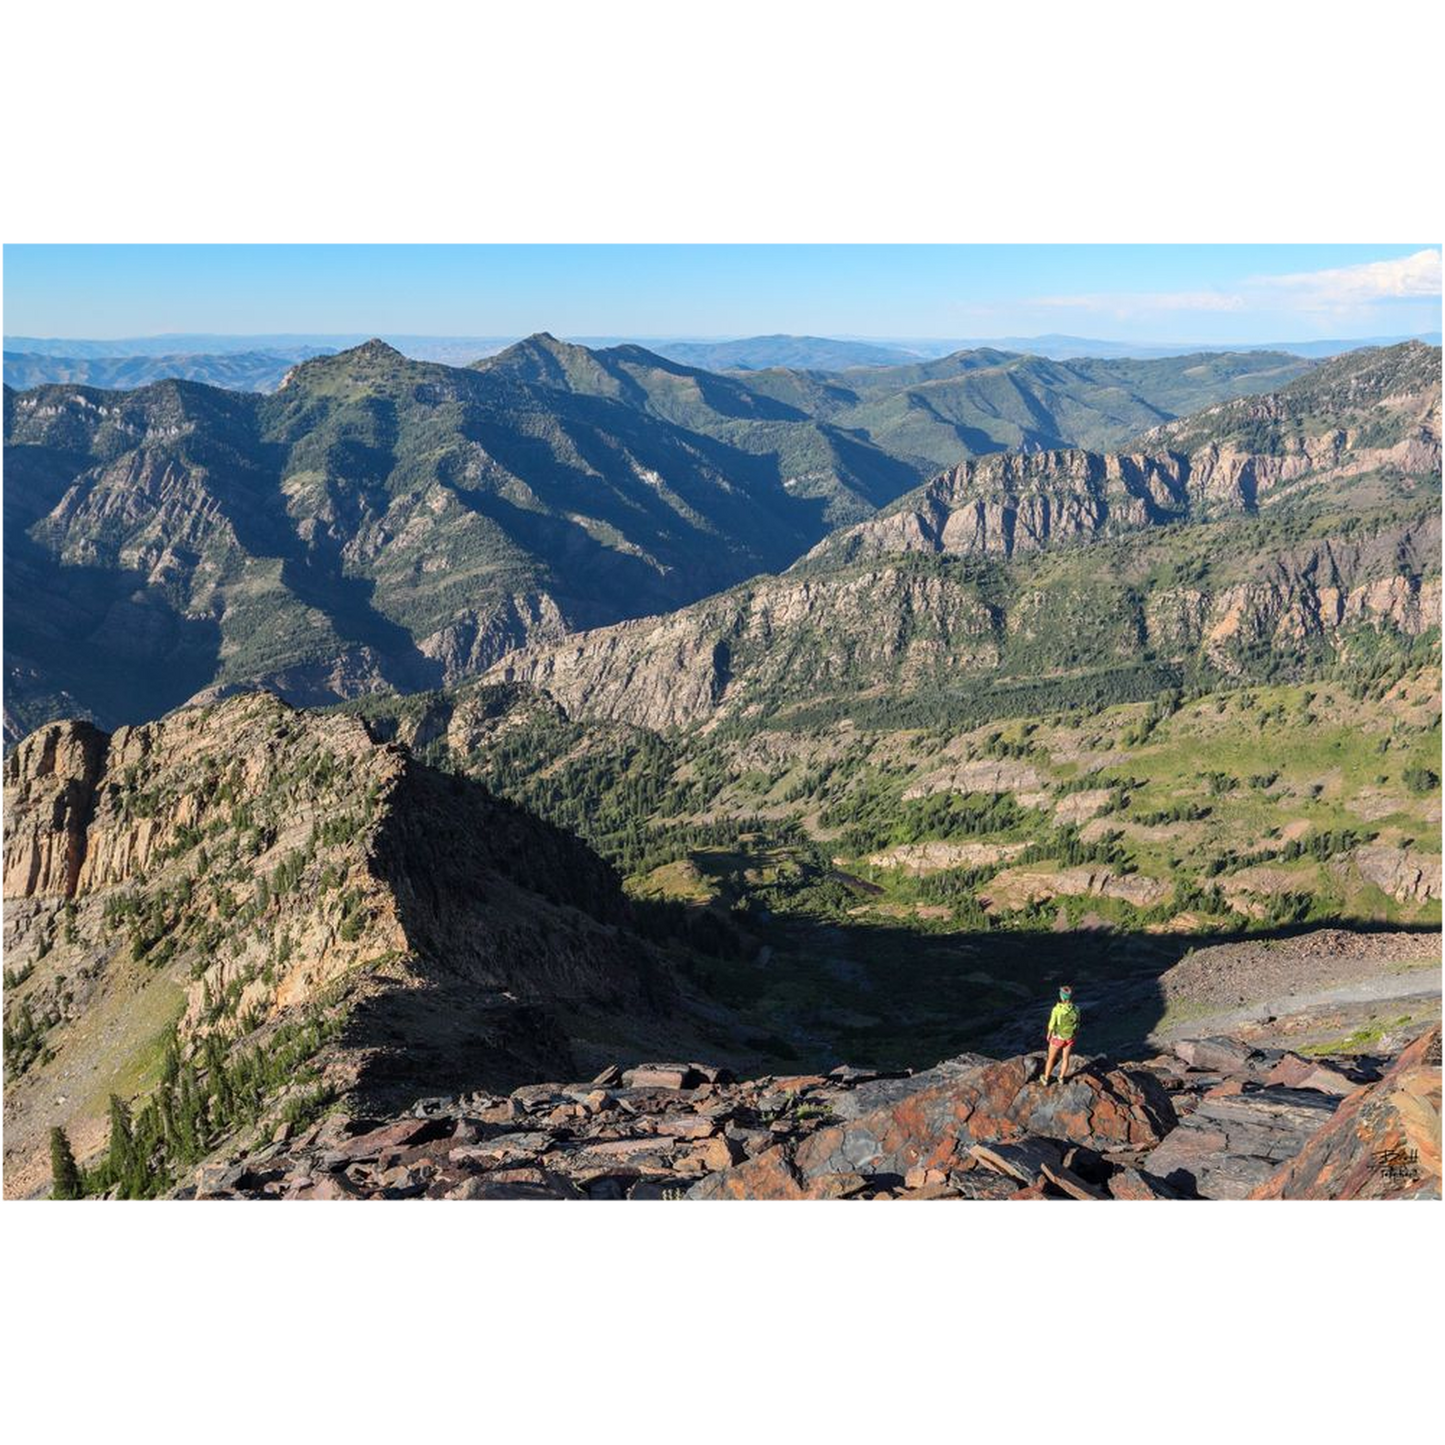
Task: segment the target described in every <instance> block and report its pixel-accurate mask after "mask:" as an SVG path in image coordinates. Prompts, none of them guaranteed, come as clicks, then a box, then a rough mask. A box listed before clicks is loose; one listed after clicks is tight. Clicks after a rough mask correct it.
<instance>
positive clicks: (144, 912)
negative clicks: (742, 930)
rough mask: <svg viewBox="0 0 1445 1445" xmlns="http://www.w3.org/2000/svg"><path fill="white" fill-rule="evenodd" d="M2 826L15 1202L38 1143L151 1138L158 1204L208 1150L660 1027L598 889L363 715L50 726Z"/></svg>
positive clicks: (89, 1152) (612, 909)
mask: <svg viewBox="0 0 1445 1445" xmlns="http://www.w3.org/2000/svg"><path fill="white" fill-rule="evenodd" d="M5 813H6V838H5V894H6V898H5V959H6V966H7V974H6V989H5V1005H6V1011H5V1019H6V1025H5V1034H6V1037H5V1065H6V1073H7V1086H6V1110H7V1120H6V1141H5V1148H6V1164H5V1184H6V1190H7V1192H8V1193H24V1192H28V1190H29V1189H30V1188H33V1187H34V1186H35V1185H36V1184H39V1183H41V1182H42V1181H43V1178H44V1174H43V1172H41V1173H37V1171H38V1170H42V1171H43V1165H44V1162H45V1161H44V1158H43V1157H42V1156H43V1152H44V1148H45V1146H46V1144H47V1139H48V1133H49V1130H50V1129H51V1128H52V1127H55V1126H61V1127H63V1128H65V1130H66V1131H67V1134H68V1138H69V1140H70V1143H71V1146H72V1147H73V1149H74V1150H75V1153H76V1155H77V1156H78V1157H80V1158H81V1159H82V1161H87V1160H92V1159H93V1157H94V1154H95V1150H96V1148H97V1147H98V1146H99V1144H100V1142H101V1140H102V1138H103V1137H104V1136H105V1131H106V1129H107V1127H109V1128H110V1138H111V1139H112V1140H113V1141H114V1140H115V1139H117V1138H118V1137H119V1136H120V1135H125V1136H127V1137H131V1136H134V1137H136V1138H139V1139H141V1140H142V1141H143V1146H144V1149H143V1152H144V1155H145V1159H144V1161H143V1162H144V1163H145V1168H144V1169H142V1170H141V1173H142V1174H144V1175H145V1176H146V1178H147V1179H148V1180H149V1182H148V1183H147V1184H146V1186H145V1187H146V1189H147V1191H148V1192H153V1191H154V1190H156V1189H159V1188H163V1187H164V1185H165V1182H166V1181H167V1179H169V1178H171V1177H172V1176H173V1171H174V1169H175V1168H179V1167H180V1166H181V1165H183V1164H185V1163H186V1162H190V1161H194V1160H195V1159H197V1158H199V1157H201V1156H202V1155H203V1154H204V1153H205V1152H206V1151H207V1149H208V1148H209V1147H210V1146H211V1144H212V1143H213V1142H214V1140H215V1139H216V1138H217V1137H218V1136H220V1135H221V1134H223V1133H232V1132H234V1131H236V1130H242V1131H243V1132H244V1131H246V1130H259V1131H263V1132H264V1131H265V1130H268V1129H274V1128H275V1127H276V1125H277V1124H279V1123H287V1122H289V1123H292V1124H294V1123H297V1122H298V1121H300V1120H302V1119H304V1118H308V1117H310V1116H312V1115H314V1114H315V1113H317V1112H319V1111H320V1110H321V1109H323V1108H325V1107H326V1106H327V1105H328V1104H329V1103H330V1102H331V1101H333V1100H335V1099H338V1098H341V1097H345V1098H347V1099H348V1100H350V1101H351V1103H352V1106H353V1107H365V1106H368V1105H370V1106H373V1107H376V1106H382V1105H385V1104H386V1103H388V1102H390V1103H392V1104H397V1105H403V1104H406V1103H409V1102H410V1101H411V1100H413V1099H415V1098H416V1097H417V1096H418V1094H420V1093H426V1092H432V1091H436V1090H441V1089H475V1088H479V1087H499V1086H502V1085H506V1086H507V1087H511V1086H514V1085H515V1084H518V1083H521V1082H524V1081H526V1080H530V1079H535V1078H539V1077H545V1076H551V1075H555V1074H558V1073H559V1071H560V1072H562V1073H565V1072H566V1071H567V1070H568V1069H569V1068H572V1067H574V1066H575V1065H574V1060H573V1054H572V1044H571V1042H570V1040H571V1038H572V1037H574V1036H576V1035H578V1034H583V1035H585V1034H586V1033H587V1032H588V1030H589V1027H591V1026H592V1025H590V1024H589V1020H596V1019H601V1020H613V1019H623V1018H631V1019H634V1020H637V1019H642V1020H645V1019H647V1018H649V1017H651V1016H653V1015H655V1014H656V1013H657V1012H658V1011H659V1010H666V1009H668V1008H669V1007H670V1006H671V998H672V996H671V989H670V985H669V981H668V977H667V974H666V971H665V970H663V969H661V968H660V967H659V966H658V965H657V963H656V960H655V957H654V953H653V950H652V946H651V945H649V944H647V943H646V942H644V941H643V940H642V939H640V938H638V937H637V936H636V935H635V934H633V933H632V932H630V931H629V923H630V922H631V920H632V917H633V914H634V912H635V910H634V908H633V906H632V905H630V904H628V902H627V901H626V900H625V898H624V896H623V894H622V892H621V890H620V888H619V886H618V881H617V877H616V875H615V873H614V872H613V870H612V869H611V868H610V867H608V866H607V865H606V864H605V863H603V862H602V861H601V860H600V859H599V858H598V857H597V856H596V855H595V854H594V853H593V852H592V851H591V850H590V849H589V848H587V847H586V846H585V845H584V844H582V843H580V842H579V841H578V840H577V839H576V838H574V837H573V836H571V835H570V834H567V833H564V832H562V831H560V830H559V829H557V828H555V827H553V826H551V825H549V824H546V823H544V822H542V821H540V820H539V819H537V818H536V817H534V816H532V815H530V814H528V813H526V812H524V811H523V810H522V809H520V808H518V807H517V806H515V805H514V804H511V803H508V802H505V801H503V800H501V799H498V798H497V797H495V796H494V795H492V794H491V793H489V792H488V791H487V790H486V789H485V788H483V787H482V786H481V785H480V784H479V783H476V782H474V781H471V780H469V779H466V778H463V777H459V776H451V777H447V776H442V775H440V774H437V773H435V772H433V771H432V770H431V769H430V768H427V767H425V766H423V765H421V764H419V763H417V762H415V761H414V760H413V759H412V758H411V757H410V756H409V755H408V754H407V753H406V752H405V751H404V750H402V749H400V748H398V747H393V746H378V745H376V744H374V743H373V742H372V741H371V739H370V738H369V737H368V735H367V733H366V731H365V729H364V728H363V727H362V725H361V723H360V722H359V721H357V720H356V719H354V718H349V717H344V716H321V715H316V714H307V713H298V712H295V711H293V710H291V709H290V708H289V707H287V706H286V705H285V704H283V703H281V702H279V701H278V700H277V699H275V698H273V697H270V696H268V695H266V694H259V693H258V694H251V695H248V696H245V697H239V698H234V699H231V700H229V701H226V702H223V703H220V704H216V705H214V706H210V707H199V708H189V709H184V710H182V711H180V712H177V713H174V714H172V715H170V716H169V717H167V718H165V719H164V720H162V721H160V722H157V723H152V724H146V725H144V726H140V727H136V728H123V729H121V730H120V731H118V732H117V733H115V734H114V735H112V736H107V735H106V734H104V733H102V732H100V731H99V730H97V729H96V728H94V727H93V726H91V725H90V724H87V723H60V724H55V725H53V726H50V727H47V728H44V729H42V730H41V731H39V732H36V733H34V734H32V735H31V736H30V737H29V738H27V739H26V740H25V742H24V743H23V744H22V745H21V746H20V747H19V748H17V749H16V751H15V752H14V753H13V754H12V755H11V757H10V758H9V759H8V760H7V762H6V768H5ZM614 1027H615V1025H614ZM112 1095H115V1096H117V1098H118V1099H119V1100H121V1101H122V1105H123V1106H128V1105H129V1104H130V1102H131V1101H132V1100H137V1101H138V1104H137V1107H138V1108H139V1109H140V1110H141V1111H142V1112H141V1114H140V1115H139V1116H137V1117H130V1118H128V1120H127V1121H125V1122H123V1123H122V1125H121V1127H120V1129H119V1135H118V1133H117V1129H116V1127H115V1124H116V1119H115V1109H114V1108H113V1107H112V1106H111V1103H110V1098H111V1096H112ZM121 1112H122V1114H126V1113H127V1109H126V1108H125V1107H122V1109H121ZM117 1147H120V1146H117ZM125 1147H126V1148H128V1147H130V1146H128V1145H127V1146H125ZM138 1147H139V1146H138ZM123 1154H124V1149H122V1155H123ZM127 1157H128V1156H127ZM112 1163H113V1164H114V1165H115V1168H114V1169H112V1171H111V1174H112V1175H114V1176H115V1177H111V1176H103V1177H102V1179H101V1181H100V1182H102V1183H109V1184H121V1185H122V1186H123V1187H126V1181H125V1180H124V1179H122V1178H121V1177H120V1176H121V1174H123V1173H124V1158H122V1157H121V1156H119V1155H118V1156H116V1158H115V1159H114V1160H112ZM117 1171H119V1173H117ZM139 1177H140V1176H139V1175H138V1176H137V1179H138V1178H139ZM137 1179H132V1180H131V1181H130V1184H131V1185H135V1186H136V1187H139V1185H138V1184H137Z"/></svg>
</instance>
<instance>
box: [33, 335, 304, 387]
mask: <svg viewBox="0 0 1445 1445" xmlns="http://www.w3.org/2000/svg"><path fill="white" fill-rule="evenodd" d="M328 354H329V352H328V350H327V349H326V348H322V347H312V346H307V347H298V348H295V349H294V350H291V351H285V352H277V351H223V352H215V353H209V354H208V353H205V352H197V353H189V354H186V353H178V354H175V355H165V356H47V355H41V354H38V353H34V352H24V351H7V352H6V353H5V384H6V385H7V386H13V387H14V388H15V389H16V390H17V391H27V390H29V389H30V388H31V387H34V386H47V385H56V384H66V383H73V384H75V385H77V386H96V387H104V388H107V389H110V390H124V389H129V388H134V387H142V386H150V385H151V384H152V383H153V382H157V381H165V380H168V379H175V380H178V381H199V382H204V383H205V384H206V385H207V386H221V387H225V388H226V389H227V390H228V391H275V390H276V388H277V387H278V386H280V385H281V382H282V381H283V380H284V379H285V376H286V373H287V372H288V371H290V370H291V368H292V367H293V366H295V365H296V364H297V362H299V361H305V360H308V359H309V358H310V357H313V356H324V355H328Z"/></svg>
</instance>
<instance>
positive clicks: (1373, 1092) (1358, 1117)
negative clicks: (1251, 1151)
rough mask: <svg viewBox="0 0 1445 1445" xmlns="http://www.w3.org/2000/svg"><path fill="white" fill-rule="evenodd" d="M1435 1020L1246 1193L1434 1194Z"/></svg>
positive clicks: (1437, 1191) (1275, 1196) (1317, 1196)
mask: <svg viewBox="0 0 1445 1445" xmlns="http://www.w3.org/2000/svg"><path fill="white" fill-rule="evenodd" d="M1439 1197H1440V1025H1439V1024H1436V1025H1435V1026H1434V1027H1433V1028H1430V1029H1428V1030H1426V1031H1425V1032H1424V1033H1423V1034H1421V1035H1420V1037H1419V1038H1417V1039H1416V1040H1415V1041H1414V1042H1413V1043H1411V1044H1409V1045H1408V1046H1407V1047H1406V1048H1405V1049H1404V1050H1403V1051H1402V1052H1401V1054H1400V1056H1399V1058H1398V1059H1396V1060H1395V1062H1394V1064H1393V1065H1392V1066H1391V1068H1390V1069H1389V1071H1388V1072H1387V1073H1386V1074H1385V1076H1384V1077H1383V1078H1382V1079H1381V1080H1380V1081H1379V1082H1378V1083H1376V1084H1372V1085H1370V1086H1369V1087H1368V1088H1363V1089H1360V1090H1358V1091H1356V1092H1354V1093H1352V1095H1351V1096H1350V1097H1349V1098H1347V1099H1346V1100H1345V1101H1344V1102H1343V1103H1342V1104H1341V1105H1340V1107H1339V1109H1338V1110H1337V1111H1336V1113H1335V1114H1334V1117H1333V1118H1332V1119H1331V1120H1330V1121H1329V1122H1328V1124H1326V1125H1325V1126H1324V1127H1323V1128H1321V1129H1320V1130H1318V1131H1317V1132H1316V1133H1315V1134H1314V1135H1313V1137H1312V1138H1311V1139H1309V1141H1308V1142H1307V1143H1305V1145H1304V1146H1303V1148H1302V1149H1300V1150H1299V1151H1298V1152H1297V1153H1296V1154H1295V1156H1294V1157H1293V1158H1291V1159H1290V1160H1288V1161H1287V1162H1285V1163H1283V1164H1281V1165H1280V1167H1279V1168H1278V1169H1277V1170H1275V1171H1274V1172H1273V1173H1271V1174H1270V1175H1269V1177H1268V1178H1266V1179H1264V1180H1262V1181H1261V1182H1260V1183H1259V1184H1257V1185H1256V1186H1255V1188H1254V1190H1253V1192H1252V1193H1251V1195H1250V1198H1252V1199H1382V1198H1392V1199H1395V1198H1405V1199H1415V1198H1420V1199H1438V1198H1439Z"/></svg>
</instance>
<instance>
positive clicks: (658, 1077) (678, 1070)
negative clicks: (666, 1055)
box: [622, 1064, 708, 1089]
mask: <svg viewBox="0 0 1445 1445" xmlns="http://www.w3.org/2000/svg"><path fill="white" fill-rule="evenodd" d="M622 1082H623V1084H625V1085H626V1086H627V1087H628V1088H629V1089H695V1088H696V1087H697V1086H698V1085H699V1084H702V1083H706V1082H708V1080H706V1079H704V1077H703V1075H702V1074H701V1073H700V1072H699V1071H698V1070H697V1069H695V1068H694V1067H693V1066H692V1065H691V1064H639V1065H638V1066H637V1068H635V1069H628V1070H627V1071H626V1073H624V1074H623V1075H622Z"/></svg>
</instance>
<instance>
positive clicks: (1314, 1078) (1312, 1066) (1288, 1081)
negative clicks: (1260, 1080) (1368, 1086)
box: [1264, 1054, 1364, 1098]
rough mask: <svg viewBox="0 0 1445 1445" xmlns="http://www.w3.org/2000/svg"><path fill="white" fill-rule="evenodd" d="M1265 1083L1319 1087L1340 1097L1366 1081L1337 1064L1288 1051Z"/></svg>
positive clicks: (1352, 1091) (1266, 1076)
mask: <svg viewBox="0 0 1445 1445" xmlns="http://www.w3.org/2000/svg"><path fill="white" fill-rule="evenodd" d="M1264 1082H1265V1083H1266V1084H1283V1085H1285V1086H1286V1087H1287V1088H1291V1089H1318V1090H1319V1091H1320V1093H1322V1094H1334V1095H1335V1096H1336V1097H1338V1098H1344V1097H1346V1096H1347V1095H1349V1094H1353V1093H1354V1092H1355V1090H1356V1089H1362V1088H1364V1083H1363V1081H1361V1080H1358V1079H1352V1078H1351V1077H1350V1076H1349V1074H1347V1073H1346V1072H1345V1071H1344V1070H1343V1069H1342V1068H1340V1067H1339V1065H1338V1064H1331V1063H1327V1062H1326V1061H1325V1060H1324V1059H1307V1058H1302V1057H1301V1056H1300V1055H1299V1054H1285V1056H1284V1057H1283V1058H1282V1059H1280V1060H1279V1062H1278V1063H1276V1064H1275V1066H1274V1067H1273V1068H1272V1069H1271V1070H1270V1071H1269V1073H1267V1074H1266V1075H1265V1077H1264Z"/></svg>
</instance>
